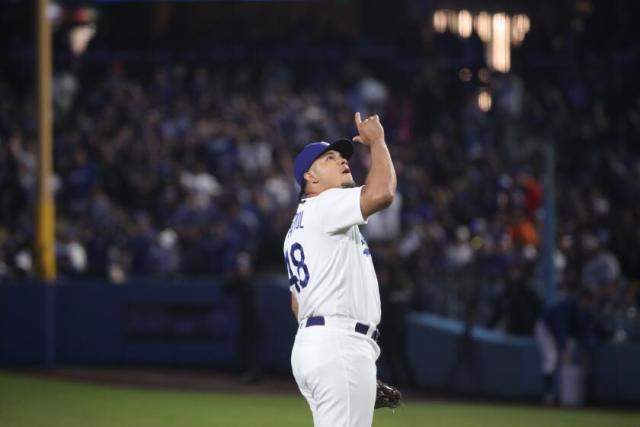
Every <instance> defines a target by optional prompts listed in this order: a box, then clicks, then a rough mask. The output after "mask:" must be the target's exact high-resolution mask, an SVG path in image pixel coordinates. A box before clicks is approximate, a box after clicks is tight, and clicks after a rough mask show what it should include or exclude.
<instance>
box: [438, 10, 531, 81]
mask: <svg viewBox="0 0 640 427" xmlns="http://www.w3.org/2000/svg"><path fill="white" fill-rule="evenodd" d="M432 22H433V29H434V31H436V32H437V33H444V32H445V31H447V30H449V31H450V32H452V33H454V34H456V35H457V36H459V37H461V38H464V39H466V38H469V37H471V34H473V31H474V30H475V32H476V34H478V37H479V38H480V40H482V41H483V42H484V46H485V55H486V59H487V65H488V66H489V68H490V69H491V70H494V71H499V72H502V73H507V72H509V70H510V69H511V47H512V46H520V45H521V44H522V42H523V40H524V38H525V36H526V35H527V33H528V32H529V30H530V29H531V21H530V20H529V17H528V16H527V15H525V14H522V13H521V14H517V15H514V16H509V15H507V14H506V13H502V12H498V13H493V14H490V13H489V12H486V11H481V12H480V13H478V14H477V15H475V16H474V15H472V14H471V12H470V11H468V10H465V9H463V10H460V11H455V10H451V9H438V10H436V11H435V12H434V14H433V21H432Z"/></svg>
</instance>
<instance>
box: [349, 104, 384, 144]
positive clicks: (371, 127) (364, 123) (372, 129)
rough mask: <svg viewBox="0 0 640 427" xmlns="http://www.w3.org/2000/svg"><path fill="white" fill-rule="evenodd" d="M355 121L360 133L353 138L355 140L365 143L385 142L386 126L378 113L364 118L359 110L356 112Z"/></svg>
mask: <svg viewBox="0 0 640 427" xmlns="http://www.w3.org/2000/svg"><path fill="white" fill-rule="evenodd" d="M355 122H356V128H357V129H358V134H359V135H358V136H356V137H354V138H353V140H354V141H355V142H359V143H361V144H364V145H369V144H371V143H372V142H384V128H383V127H382V123H380V117H378V115H377V114H376V115H373V116H371V117H369V118H367V119H364V120H362V118H361V117H360V113H359V112H358V113H356V114H355Z"/></svg>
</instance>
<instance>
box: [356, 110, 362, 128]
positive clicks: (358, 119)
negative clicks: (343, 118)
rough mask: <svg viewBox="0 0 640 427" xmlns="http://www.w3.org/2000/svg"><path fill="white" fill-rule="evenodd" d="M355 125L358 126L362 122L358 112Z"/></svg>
mask: <svg viewBox="0 0 640 427" xmlns="http://www.w3.org/2000/svg"><path fill="white" fill-rule="evenodd" d="M355 119H356V127H359V126H360V125H361V124H362V118H361V117H360V112H359V111H358V112H356V117H355Z"/></svg>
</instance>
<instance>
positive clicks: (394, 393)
mask: <svg viewBox="0 0 640 427" xmlns="http://www.w3.org/2000/svg"><path fill="white" fill-rule="evenodd" d="M401 401H402V393H400V390H398V389H397V388H395V387H392V386H390V385H389V384H385V383H383V382H382V381H380V380H378V384H377V389H376V406H375V408H376V409H378V408H391V409H394V408H397V407H398V406H400V403H401Z"/></svg>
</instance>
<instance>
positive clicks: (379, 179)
mask: <svg viewBox="0 0 640 427" xmlns="http://www.w3.org/2000/svg"><path fill="white" fill-rule="evenodd" d="M355 122H356V127H357V129H358V134H359V135H358V136H356V137H355V138H353V140H354V141H357V142H360V143H362V144H364V145H368V146H369V148H370V150H371V169H369V174H368V175H367V179H366V180H365V183H364V188H363V189H362V192H361V194H360V211H361V212H362V216H363V217H364V218H365V219H366V218H368V217H369V216H370V215H371V214H374V213H376V212H378V211H381V210H382V209H384V208H386V207H388V206H389V205H390V204H391V202H393V197H394V196H395V194H396V185H397V179H396V171H395V169H394V167H393V161H392V160H391V155H390V154H389V149H388V148H387V144H386V142H385V140H384V128H383V127H382V124H381V123H380V118H379V117H378V115H377V114H376V115H375V116H371V117H369V118H368V119H366V120H364V121H363V120H362V119H361V118H360V113H356V115H355Z"/></svg>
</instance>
